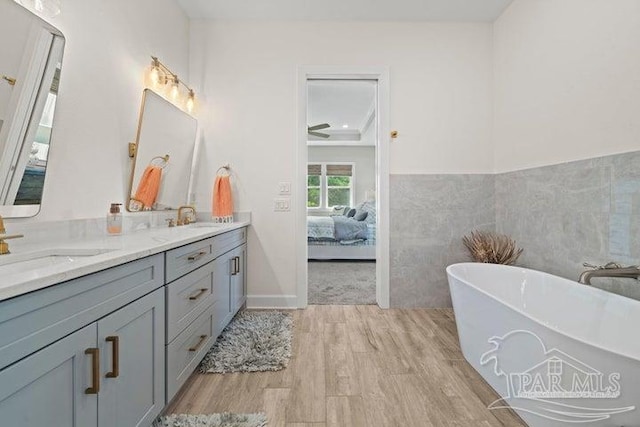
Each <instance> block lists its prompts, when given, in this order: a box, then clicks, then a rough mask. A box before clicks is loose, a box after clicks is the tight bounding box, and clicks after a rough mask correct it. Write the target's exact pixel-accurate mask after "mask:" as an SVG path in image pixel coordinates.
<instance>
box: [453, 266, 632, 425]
mask: <svg viewBox="0 0 640 427" xmlns="http://www.w3.org/2000/svg"><path fill="white" fill-rule="evenodd" d="M447 275H448V277H449V287H450V289H451V298H452V300H453V308H454V310H455V315H456V322H457V327H458V335H459V337H460V346H461V348H462V353H463V354H464V357H465V358H466V359H467V361H468V362H469V363H470V364H471V365H472V366H473V367H474V368H475V369H476V370H477V371H478V372H479V373H480V374H481V375H482V376H483V377H484V379H485V380H486V381H487V382H488V383H489V384H490V385H491V386H492V387H493V388H494V389H495V390H496V391H497V392H498V394H500V396H502V397H503V398H505V399H504V400H501V401H498V402H495V403H494V405H493V407H494V408H496V409H494V410H503V409H498V408H500V407H501V406H504V403H505V402H507V403H508V404H509V405H510V406H511V407H513V408H514V409H515V410H516V412H518V414H519V415H520V417H522V419H523V420H524V421H526V422H527V424H529V426H531V427H543V426H544V427H549V426H569V425H572V424H573V425H575V424H576V423H578V425H586V426H625V427H632V426H640V301H636V300H632V299H628V298H625V297H622V296H619V295H615V294H611V293H608V292H605V291H602V290H600V289H597V288H594V287H591V286H586V285H582V284H579V283H577V282H574V281H571V280H567V279H563V278H560V277H557V276H552V275H550V274H546V273H542V272H539V271H535V270H528V269H525V268H518V267H509V266H503V265H495V264H477V263H463V264H454V265H450V266H449V267H447ZM638 286H640V283H639V284H638Z"/></svg>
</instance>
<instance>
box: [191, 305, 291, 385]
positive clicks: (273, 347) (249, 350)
mask: <svg viewBox="0 0 640 427" xmlns="http://www.w3.org/2000/svg"><path fill="white" fill-rule="evenodd" d="M292 325H293V320H292V319H291V315H290V314H287V313H283V312H280V311H243V312H240V313H239V314H238V315H237V316H236V317H235V318H234V319H233V320H232V321H231V323H229V325H228V326H227V327H226V328H225V329H224V331H222V334H221V335H220V337H218V340H217V341H216V342H215V344H214V345H213V347H211V350H209V352H208V353H207V355H206V356H205V357H204V359H203V360H202V363H201V364H200V372H202V373H205V372H210V373H218V374H225V373H229V372H258V371H279V370H281V369H284V368H286V367H287V364H288V363H289V359H290V358H291V336H292V333H291V328H292Z"/></svg>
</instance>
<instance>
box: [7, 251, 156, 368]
mask: <svg viewBox="0 0 640 427" xmlns="http://www.w3.org/2000/svg"><path fill="white" fill-rule="evenodd" d="M162 261H163V259H162V255H161V254H158V255H154V256H150V257H147V258H143V259H140V260H137V261H133V262H130V263H128V264H124V265H121V266H118V267H113V268H110V269H108V270H104V271H101V272H98V273H94V274H90V275H88V276H84V277H80V278H78V279H74V280H70V281H68V282H64V283H60V284H57V285H53V286H50V287H48V288H45V289H42V290H39V291H37V292H33V293H30V294H26V295H21V296H19V297H16V298H12V299H9V300H6V301H2V302H0V368H2V367H4V366H7V365H9V364H11V363H13V362H15V361H17V360H19V359H21V358H23V357H25V356H27V355H29V354H31V353H33V352H34V351H36V350H39V349H41V348H43V347H45V346H47V345H49V344H51V343H52V342H54V341H57V340H59V339H60V338H62V337H64V336H66V335H68V334H70V333H71V332H73V331H75V330H78V329H80V328H82V327H84V326H86V325H88V324H89V323H91V322H94V321H96V320H98V319H100V318H101V317H104V316H105V315H107V314H109V313H111V312H113V311H115V310H117V309H119V308H120V307H122V306H124V305H126V304H128V303H130V302H132V301H134V300H136V299H138V298H140V297H142V296H144V295H146V294H148V293H150V292H152V291H153V290H154V289H157V288H159V287H160V286H162V284H163V277H164V269H163V262H162Z"/></svg>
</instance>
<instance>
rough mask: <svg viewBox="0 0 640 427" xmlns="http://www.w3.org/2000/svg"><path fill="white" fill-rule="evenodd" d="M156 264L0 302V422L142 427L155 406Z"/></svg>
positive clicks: (158, 372) (158, 347) (160, 366)
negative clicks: (3, 333)
mask: <svg viewBox="0 0 640 427" xmlns="http://www.w3.org/2000/svg"><path fill="white" fill-rule="evenodd" d="M163 267H164V265H163V263H162V256H152V257H148V258H144V259H141V260H137V261H134V262H131V263H127V264H124V265H121V266H118V267H114V268H111V269H108V270H104V271H101V272H98V273H95V274H91V275H88V276H84V277H81V278H79V279H75V280H71V281H69V282H66V283H61V284H59V285H56V286H51V287H49V288H45V289H43V290H40V291H36V292H33V293H30V294H26V295H22V296H19V297H16V298H14V299H10V300H6V301H2V302H0V331H6V332H7V333H6V335H4V336H3V337H2V339H1V340H0V341H4V347H3V349H4V350H6V351H5V352H4V353H1V352H0V355H1V356H3V357H0V361H1V362H2V364H0V425H2V426H4V425H7V426H16V427H17V426H20V427H42V426H55V427H94V426H98V427H113V426H144V427H148V426H149V425H151V422H152V421H153V419H154V418H155V417H156V416H157V415H158V414H159V413H160V411H161V410H162V408H163V406H164V401H165V398H164V386H165V385H164V369H165V366H164V357H165V355H164V334H165V318H164V290H163V289H162V284H163V282H162V278H163V277H164V268H163ZM154 289H156V290H155V291H154ZM60 336H62V337H60ZM36 345H38V346H39V347H38V348H37V350H36V351H32V350H31V349H33V348H34V347H35V346H36ZM23 355H24V356H23ZM13 360H16V361H15V362H14V361H13Z"/></svg>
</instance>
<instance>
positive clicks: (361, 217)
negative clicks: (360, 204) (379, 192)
mask: <svg viewBox="0 0 640 427" xmlns="http://www.w3.org/2000/svg"><path fill="white" fill-rule="evenodd" d="M367 215H369V212H367V211H357V212H356V214H355V215H354V216H353V219H355V220H356V221H364V220H365V219H366V218H367Z"/></svg>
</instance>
